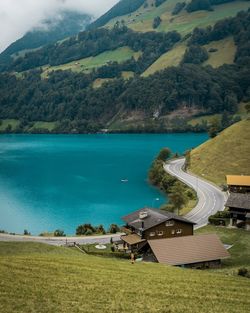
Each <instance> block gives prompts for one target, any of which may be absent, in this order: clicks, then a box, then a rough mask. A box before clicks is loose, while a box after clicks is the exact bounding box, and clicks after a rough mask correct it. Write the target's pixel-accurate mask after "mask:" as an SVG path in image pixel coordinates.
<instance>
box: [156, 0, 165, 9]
mask: <svg viewBox="0 0 250 313" xmlns="http://www.w3.org/2000/svg"><path fill="white" fill-rule="evenodd" d="M166 1H167V0H155V6H156V7H159V6H160V5H161V4H162V3H164V2H166Z"/></svg>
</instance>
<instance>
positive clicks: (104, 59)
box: [42, 47, 141, 77]
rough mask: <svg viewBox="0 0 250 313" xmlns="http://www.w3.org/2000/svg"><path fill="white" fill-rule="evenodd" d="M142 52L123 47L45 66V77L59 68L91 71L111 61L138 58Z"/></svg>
mask: <svg viewBox="0 0 250 313" xmlns="http://www.w3.org/2000/svg"><path fill="white" fill-rule="evenodd" d="M140 55H141V52H135V51H133V50H132V49H130V48H129V47H121V48H118V49H115V50H112V51H105V52H103V53H100V54H99V55H97V56H94V57H89V58H84V59H80V60H77V61H73V62H69V63H66V64H62V65H58V66H50V67H48V66H45V67H44V68H43V70H44V72H43V74H42V76H43V77H47V75H48V73H49V72H52V71H58V70H64V71H65V70H72V71H74V72H89V71H91V70H93V69H94V68H98V67H101V66H103V65H106V64H108V63H109V62H111V61H112V62H118V63H120V62H123V61H126V60H128V59H130V58H131V57H134V58H135V59H138V58H139V56H140Z"/></svg>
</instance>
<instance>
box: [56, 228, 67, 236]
mask: <svg viewBox="0 0 250 313" xmlns="http://www.w3.org/2000/svg"><path fill="white" fill-rule="evenodd" d="M54 236H55V237H65V236H66V234H65V233H64V230H61V229H56V230H55V231H54Z"/></svg>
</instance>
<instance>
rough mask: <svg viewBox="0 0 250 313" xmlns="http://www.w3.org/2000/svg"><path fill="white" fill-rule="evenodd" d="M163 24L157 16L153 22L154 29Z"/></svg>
mask: <svg viewBox="0 0 250 313" xmlns="http://www.w3.org/2000/svg"><path fill="white" fill-rule="evenodd" d="M160 24H161V18H160V16H156V17H155V18H154V21H153V28H154V29H156V28H157V27H158V26H160Z"/></svg>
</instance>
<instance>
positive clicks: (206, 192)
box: [164, 158, 226, 229]
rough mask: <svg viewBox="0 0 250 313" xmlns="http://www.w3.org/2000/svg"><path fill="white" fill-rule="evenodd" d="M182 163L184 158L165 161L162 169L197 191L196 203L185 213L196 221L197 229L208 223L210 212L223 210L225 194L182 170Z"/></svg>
mask: <svg viewBox="0 0 250 313" xmlns="http://www.w3.org/2000/svg"><path fill="white" fill-rule="evenodd" d="M184 163H185V158H181V159H177V160H173V161H170V162H169V163H166V164H165V165H164V169H165V171H166V172H168V173H169V174H171V175H173V176H175V177H177V178H178V179H179V180H181V181H182V182H184V183H185V184H186V185H188V186H190V187H191V188H193V189H194V190H195V191H196V192H197V195H198V203H197V205H196V206H195V207H194V208H193V209H192V211H190V212H189V213H188V214H186V215H185V217H186V218H187V219H189V220H191V221H192V222H194V223H196V225H195V229H197V228H200V227H202V226H204V225H206V224H207V223H208V217H209V216H210V215H211V214H215V213H216V212H217V211H222V210H224V206H225V202H226V194H225V193H223V192H222V191H221V190H220V189H219V188H217V187H216V186H214V185H212V184H210V183H208V182H207V181H205V180H203V179H201V178H200V177H198V176H194V175H193V174H192V175H191V174H189V173H187V172H184V171H183V169H182V168H183V166H184Z"/></svg>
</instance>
